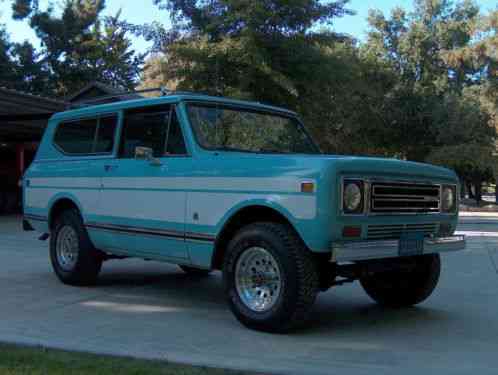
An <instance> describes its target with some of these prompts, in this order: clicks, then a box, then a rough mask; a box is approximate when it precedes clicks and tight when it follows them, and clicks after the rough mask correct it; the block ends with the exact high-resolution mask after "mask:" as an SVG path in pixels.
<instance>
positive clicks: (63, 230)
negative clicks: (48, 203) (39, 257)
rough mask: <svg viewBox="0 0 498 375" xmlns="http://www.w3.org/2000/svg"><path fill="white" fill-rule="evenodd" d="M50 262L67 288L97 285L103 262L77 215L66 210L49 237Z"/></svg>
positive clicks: (57, 220)
mask: <svg viewBox="0 0 498 375" xmlns="http://www.w3.org/2000/svg"><path fill="white" fill-rule="evenodd" d="M50 260H51V262H52V267H53V269H54V271H55V274H56V275H57V277H58V278H59V279H60V280H61V281H62V282H63V283H64V284H69V285H91V284H94V283H95V282H96V280H97V277H98V274H99V272H100V269H101V267H102V261H103V258H102V256H101V254H100V253H99V251H98V250H96V249H95V248H94V247H93V245H92V243H91V241H90V238H89V237H88V233H87V231H86V229H85V226H84V225H83V220H82V219H81V216H80V215H79V213H78V211H76V210H67V211H64V212H63V213H62V214H61V215H59V217H58V218H56V221H55V225H54V229H53V230H52V232H51V236H50Z"/></svg>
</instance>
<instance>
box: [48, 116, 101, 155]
mask: <svg viewBox="0 0 498 375" xmlns="http://www.w3.org/2000/svg"><path fill="white" fill-rule="evenodd" d="M96 131H97V119H88V120H79V121H71V122H63V123H60V124H59V126H58V127H57V130H56V132H55V136H54V143H55V144H56V145H57V146H59V147H60V148H61V150H62V151H63V152H65V153H67V154H75V155H78V154H91V153H93V152H94V151H93V143H94V140H95V133H96Z"/></svg>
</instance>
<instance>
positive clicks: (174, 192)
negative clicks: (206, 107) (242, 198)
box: [100, 105, 191, 259]
mask: <svg viewBox="0 0 498 375" xmlns="http://www.w3.org/2000/svg"><path fill="white" fill-rule="evenodd" d="M137 147H141V148H143V147H146V148H148V149H151V150H152V153H153V156H154V158H156V160H155V162H151V161H150V160H143V159H136V158H135V151H136V149H137ZM190 167H191V158H190V157H189V156H188V154H187V151H186V148H185V143H184V139H183V135H182V132H181V128H180V126H179V123H178V120H177V116H176V112H175V107H174V106H171V105H167V106H164V105H162V106H156V107H148V108H140V109H134V110H130V111H127V112H125V113H124V118H123V126H122V131H121V137H120V146H119V153H118V157H117V158H116V159H114V160H112V161H110V162H109V163H106V164H105V165H104V166H103V168H104V170H103V177H102V192H101V200H100V211H101V214H100V221H101V223H100V225H101V226H103V227H105V228H104V230H105V231H106V232H108V233H109V234H111V233H112V237H109V238H112V240H111V241H109V250H110V251H113V252H117V253H123V254H124V255H135V256H141V257H144V258H147V257H151V258H154V259H158V258H159V259H161V258H165V259H169V258H172V259H175V258H176V259H182V258H187V256H188V255H187V248H186V244H185V213H186V194H187V193H186V191H185V189H184V188H183V187H182V186H179V183H178V181H181V180H182V177H183V176H184V174H185V173H186V171H190V170H191V168H190ZM180 185H181V184H180Z"/></svg>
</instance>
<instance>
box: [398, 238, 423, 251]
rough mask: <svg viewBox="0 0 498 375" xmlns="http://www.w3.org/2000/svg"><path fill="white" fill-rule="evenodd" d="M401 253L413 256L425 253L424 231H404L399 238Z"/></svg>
mask: <svg viewBox="0 0 498 375" xmlns="http://www.w3.org/2000/svg"><path fill="white" fill-rule="evenodd" d="M398 251H399V255H400V256H403V257H404V256H412V255H422V254H423V253H424V234H423V233H403V234H402V235H401V237H400V239H399V249H398Z"/></svg>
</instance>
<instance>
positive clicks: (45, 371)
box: [0, 344, 247, 375]
mask: <svg viewBox="0 0 498 375" xmlns="http://www.w3.org/2000/svg"><path fill="white" fill-rule="evenodd" d="M0 374H1V375H21V374H22V375H32V374H33V375H38V374H39V375H63V374H64V375H66V374H71V375H73V374H77V375H83V374H92V375H98V374H115V375H118V374H119V375H132V374H133V375H138V374H147V375H159V374H160V375H169V374H175V375H236V374H237V375H242V374H244V373H242V372H233V371H228V370H219V369H210V368H204V367H192V366H184V365H176V364H170V363H168V362H161V361H145V360H137V359H130V358H120V357H109V356H100V355H93V354H84V353H73V352H66V351H60V350H50V349H44V348H25V347H20V346H14V345H4V344H0ZM246 375H247V374H246Z"/></svg>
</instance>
